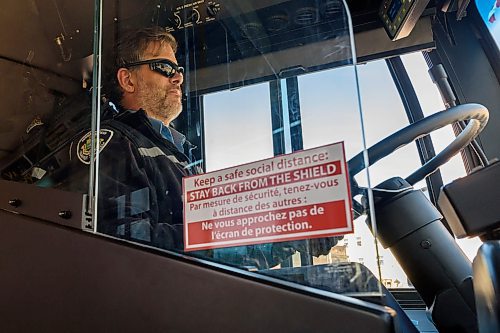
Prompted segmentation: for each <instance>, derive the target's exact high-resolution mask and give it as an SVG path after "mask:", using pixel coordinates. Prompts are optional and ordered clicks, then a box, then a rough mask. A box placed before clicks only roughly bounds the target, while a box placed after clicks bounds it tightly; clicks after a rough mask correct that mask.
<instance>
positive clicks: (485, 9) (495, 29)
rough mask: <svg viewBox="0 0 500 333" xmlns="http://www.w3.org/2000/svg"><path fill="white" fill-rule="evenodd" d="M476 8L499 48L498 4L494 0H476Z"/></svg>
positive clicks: (499, 18) (499, 23)
mask: <svg viewBox="0 0 500 333" xmlns="http://www.w3.org/2000/svg"><path fill="white" fill-rule="evenodd" d="M476 8H477V9H478V11H479V14H480V16H481V18H482V20H483V21H484V24H485V25H486V27H487V28H488V30H489V31H490V33H491V37H492V38H493V40H494V41H495V43H496V45H497V48H500V4H499V3H498V1H496V0H476Z"/></svg>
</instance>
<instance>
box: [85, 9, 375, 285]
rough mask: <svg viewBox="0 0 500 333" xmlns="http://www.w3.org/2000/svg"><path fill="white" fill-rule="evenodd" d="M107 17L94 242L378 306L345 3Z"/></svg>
mask: <svg viewBox="0 0 500 333" xmlns="http://www.w3.org/2000/svg"><path fill="white" fill-rule="evenodd" d="M101 17H102V30H101V33H102V48H101V49H100V50H101V59H102V66H103V67H102V75H101V78H102V81H101V83H100V84H99V87H101V88H102V93H101V96H102V101H103V104H102V105H101V107H102V108H103V109H104V112H103V110H101V111H100V112H99V114H100V115H101V119H100V124H99V131H100V133H101V138H100V141H101V142H102V143H103V145H102V146H101V148H100V149H101V150H100V154H99V169H98V173H97V176H98V188H99V191H98V200H97V214H96V220H95V221H96V225H97V227H96V229H97V232H99V233H102V234H106V235H110V236H113V237H116V238H119V239H123V240H126V241H130V242H134V243H140V244H144V245H146V246H153V247H156V248H160V249H164V250H167V251H174V252H176V253H181V254H183V255H186V256H190V257H195V258H198V259H204V260H208V261H213V262H217V263H222V264H225V265H230V266H234V267H238V268H241V269H245V270H250V271H255V272H258V273H261V274H265V275H271V276H274V277H277V278H279V279H284V280H289V281H292V282H297V283H300V284H303V285H307V286H312V287H317V288H321V289H325V290H329V291H333V292H337V293H343V294H356V293H363V294H366V293H375V294H378V293H379V292H380V285H379V282H378V280H377V279H376V278H375V276H376V275H378V268H377V267H378V266H377V265H378V260H377V250H376V248H377V244H376V242H375V241H374V238H373V236H372V235H371V234H370V231H369V230H370V228H368V227H367V226H366V222H365V220H366V214H367V212H369V211H370V209H369V206H370V199H369V194H368V193H369V192H368V191H367V190H366V188H367V186H368V181H367V179H368V176H367V173H366V171H365V170H364V167H365V163H364V159H362V161H361V162H359V163H361V165H357V166H356V167H357V171H359V170H362V171H361V172H360V175H359V176H360V177H359V178H360V179H359V182H360V184H361V185H360V184H358V181H357V180H355V178H354V177H352V176H351V175H350V172H349V167H348V161H349V159H350V158H351V157H353V156H354V155H356V154H359V153H363V152H364V151H365V147H364V141H363V138H364V135H363V127H362V114H361V108H360V105H359V91H358V84H357V77H356V63H355V51H354V45H353V35H352V28H351V26H352V25H351V23H350V17H349V12H348V8H347V7H346V5H345V3H344V2H343V1H336V0H328V1H327V0H325V1H303V0H298V1H257V2H256V1H252V2H241V1H193V2H186V1H168V2H160V3H158V2H146V3H141V4H140V5H139V4H137V3H135V2H132V1H125V2H124V1H120V2H111V3H110V2H105V3H104V6H103V10H102V13H101ZM359 163H358V164H359ZM355 197H356V199H357V200H353V198H355ZM360 216H362V217H360ZM370 223H371V222H369V224H370ZM371 229H374V230H376V228H371Z"/></svg>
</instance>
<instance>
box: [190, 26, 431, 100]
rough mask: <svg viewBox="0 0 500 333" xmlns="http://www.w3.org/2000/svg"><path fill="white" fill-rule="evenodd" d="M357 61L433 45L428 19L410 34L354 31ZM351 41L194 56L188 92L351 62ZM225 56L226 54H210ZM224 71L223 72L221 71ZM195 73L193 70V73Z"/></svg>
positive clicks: (343, 39) (340, 38)
mask: <svg viewBox="0 0 500 333" xmlns="http://www.w3.org/2000/svg"><path fill="white" fill-rule="evenodd" d="M355 43H356V52H357V56H358V61H360V62H364V61H368V60H373V59H379V58H384V57H390V56H394V55H397V54H401V53H407V52H413V51H417V50H424V49H430V48H433V47H434V41H433V35H432V29H431V20H430V18H429V17H423V18H421V19H420V20H419V22H418V23H417V25H416V26H415V29H414V31H413V32H412V34H410V36H409V37H406V38H403V39H400V40H398V41H391V40H390V38H389V37H388V36H387V34H386V33H385V31H384V29H383V28H378V29H373V30H369V31H363V32H359V33H356V34H355ZM350 47H351V43H350V40H349V36H347V35H345V34H344V35H342V34H339V36H337V37H333V38H331V39H327V40H320V41H315V42H312V43H309V44H306V45H301V46H296V47H290V48H286V49H281V50H276V51H274V52H269V53H266V54H265V56H264V57H263V56H260V55H258V54H256V55H254V56H250V57H246V58H241V59H238V60H236V61H231V62H230V63H229V64H228V63H221V64H215V65H212V66H210V65H209V64H207V63H206V61H203V59H201V57H202V56H199V58H197V59H195V64H196V65H195V66H193V69H192V70H196V76H194V75H193V77H196V80H190V81H189V83H190V87H189V90H190V91H191V93H195V92H196V93H198V94H204V93H208V92H212V91H217V90H220V89H226V88H236V87H238V86H242V85H246V84H252V83H257V82H261V81H268V80H270V79H276V78H286V77H288V76H294V75H299V74H304V73H306V72H313V71H317V70H323V69H328V68H333V67H338V66H343V65H347V64H350V63H351V59H350V57H351V56H352V54H351V50H350ZM212 56H213V57H224V56H225V54H223V53H222V50H221V53H220V54H219V55H212ZM221 73H223V75H221ZM193 74H194V73H193Z"/></svg>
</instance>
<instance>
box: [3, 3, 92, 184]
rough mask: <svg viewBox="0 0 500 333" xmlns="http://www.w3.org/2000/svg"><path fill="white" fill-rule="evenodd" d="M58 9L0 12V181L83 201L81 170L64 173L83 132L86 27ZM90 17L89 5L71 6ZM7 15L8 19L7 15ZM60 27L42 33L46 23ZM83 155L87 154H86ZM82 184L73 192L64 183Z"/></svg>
mask: <svg viewBox="0 0 500 333" xmlns="http://www.w3.org/2000/svg"><path fill="white" fill-rule="evenodd" d="M59 6H60V3H59V2H57V1H54V2H53V3H50V4H49V3H45V2H43V1H34V2H30V3H16V4H15V5H14V4H6V5H5V6H4V8H5V11H6V13H7V12H10V11H13V12H15V13H19V14H20V15H21V16H19V15H12V13H10V14H6V15H3V18H2V20H3V22H2V24H3V27H19V23H18V22H16V21H18V20H20V19H21V20H22V21H23V26H22V27H23V28H22V29H19V30H16V31H15V33H10V32H8V31H5V34H3V35H2V38H5V39H2V43H1V45H0V54H1V55H2V57H1V58H0V72H1V73H2V75H1V77H0V91H1V94H2V110H3V111H2V112H3V114H2V122H1V124H0V138H1V141H2V144H1V147H0V174H1V179H4V180H10V181H16V182H23V183H28V184H36V185H37V186H41V187H56V188H60V189H65V190H71V191H77V192H80V193H88V173H89V168H88V165H83V164H82V168H80V170H78V173H73V172H71V171H70V166H69V165H70V164H71V163H73V161H74V160H75V158H76V155H75V154H72V150H71V149H70V145H71V142H74V140H75V139H76V137H77V136H78V135H79V134H80V133H81V132H82V131H83V130H85V129H86V128H89V127H90V120H91V114H92V108H91V91H90V89H89V88H90V86H91V79H90V76H91V75H90V73H91V66H89V64H90V63H91V62H92V59H91V57H89V55H90V54H91V53H92V44H93V38H92V34H91V33H90V32H91V31H92V30H93V27H92V21H91V20H90V21H85V20H82V21H79V22H78V23H76V21H75V13H76V11H72V10H61V8H60V7H59ZM78 6H79V10H78V12H80V13H92V12H93V4H91V3H88V4H86V5H84V4H79V5H78ZM14 10H15V11H14ZM49 21H53V22H56V21H57V22H60V23H61V24H56V25H48V24H46V22H49ZM89 151H90V150H89ZM77 178H86V179H87V182H86V183H84V182H82V183H78V184H75V183H73V182H72V181H71V179H77Z"/></svg>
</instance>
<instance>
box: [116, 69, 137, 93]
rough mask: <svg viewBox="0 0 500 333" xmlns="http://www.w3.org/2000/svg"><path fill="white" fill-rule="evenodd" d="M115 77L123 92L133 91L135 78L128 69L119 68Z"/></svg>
mask: <svg viewBox="0 0 500 333" xmlns="http://www.w3.org/2000/svg"><path fill="white" fill-rule="evenodd" d="M116 78H117V80H118V84H119V85H120V87H121V88H122V89H123V92H127V93H133V92H134V91H135V80H134V77H132V73H131V72H130V71H129V70H128V69H126V68H120V69H119V70H118V72H116Z"/></svg>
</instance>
